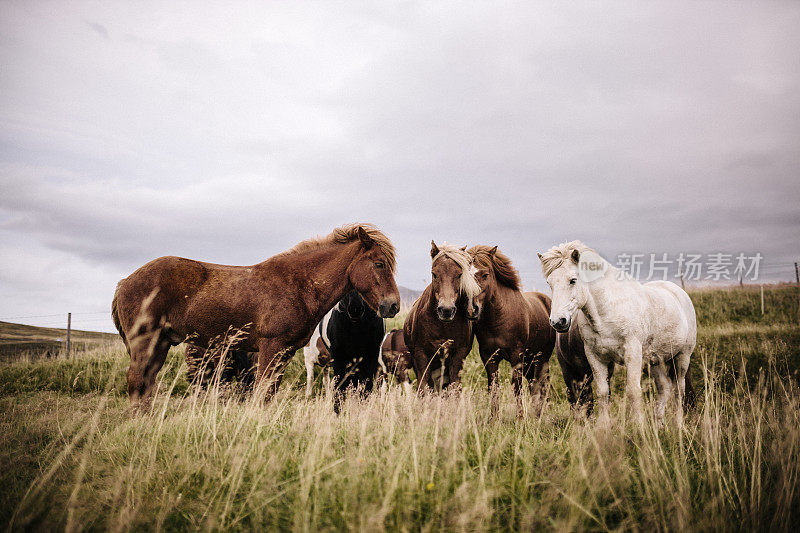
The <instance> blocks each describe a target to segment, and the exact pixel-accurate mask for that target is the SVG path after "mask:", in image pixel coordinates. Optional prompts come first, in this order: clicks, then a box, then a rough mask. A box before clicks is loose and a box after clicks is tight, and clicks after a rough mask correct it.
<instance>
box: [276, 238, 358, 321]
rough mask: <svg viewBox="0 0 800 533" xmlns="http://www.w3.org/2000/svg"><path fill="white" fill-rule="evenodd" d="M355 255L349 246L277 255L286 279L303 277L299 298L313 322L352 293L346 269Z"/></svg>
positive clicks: (332, 245)
mask: <svg viewBox="0 0 800 533" xmlns="http://www.w3.org/2000/svg"><path fill="white" fill-rule="evenodd" d="M356 252H357V249H356V248H355V247H354V246H352V245H350V244H324V245H320V247H319V248H314V249H311V250H304V251H302V252H295V253H292V254H286V255H283V256H280V259H281V263H282V267H283V268H284V269H285V271H286V272H287V274H288V275H289V277H293V278H295V279H303V278H305V280H306V283H305V284H304V285H303V286H302V288H301V289H300V290H301V291H302V294H301V295H299V296H300V298H301V299H302V301H303V302H305V305H306V308H307V309H308V312H309V314H310V315H311V316H312V317H313V319H314V322H315V323H317V322H319V321H320V320H322V317H323V316H325V313H327V312H328V311H330V310H331V309H332V308H333V306H334V305H336V302H338V301H339V300H341V299H342V298H343V297H344V296H345V295H346V294H347V293H348V292H350V291H351V290H352V288H353V287H352V286H351V285H350V277H349V276H348V274H347V270H348V268H349V267H350V264H351V263H352V262H353V259H354V258H355V254H356Z"/></svg>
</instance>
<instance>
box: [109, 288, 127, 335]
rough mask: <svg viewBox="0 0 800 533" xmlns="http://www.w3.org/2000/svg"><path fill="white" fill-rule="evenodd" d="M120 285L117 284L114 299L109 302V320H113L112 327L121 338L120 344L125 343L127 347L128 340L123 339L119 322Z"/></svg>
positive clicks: (123, 332) (122, 331) (123, 333)
mask: <svg viewBox="0 0 800 533" xmlns="http://www.w3.org/2000/svg"><path fill="white" fill-rule="evenodd" d="M120 283H122V282H121V281H120V282H119V283H117V288H116V290H114V299H113V300H111V318H112V319H113V320H114V327H115V328H117V331H118V332H119V336H120V337H122V342H124V343H125V345H126V346H127V344H128V339H127V338H126V337H125V331H124V330H123V329H122V325H121V324H120V322H119V285H120Z"/></svg>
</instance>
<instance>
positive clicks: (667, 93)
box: [0, 0, 800, 330]
mask: <svg viewBox="0 0 800 533" xmlns="http://www.w3.org/2000/svg"><path fill="white" fill-rule="evenodd" d="M203 4H204V3H202V2H201V3H198V2H187V3H185V4H180V3H176V2H170V3H169V6H170V7H169V8H168V9H167V8H165V3H164V2H153V3H147V2H135V3H133V2H120V3H118V2H105V1H104V2H96V3H94V2H93V3H79V2H60V1H58V2H46V3H45V2H34V1H31V0H23V1H18V2H13V1H12V2H8V1H2V2H0V319H7V318H10V317H21V316H30V315H52V314H64V313H66V312H67V311H72V312H74V313H76V317H75V323H76V326H77V327H79V328H82V329H103V330H112V329H113V326H112V325H111V322H110V319H109V317H108V314H107V313H108V309H109V307H110V302H111V298H112V295H113V291H114V287H115V284H116V282H117V281H118V280H119V279H120V278H122V277H124V276H126V275H128V274H129V273H130V272H132V271H133V270H134V269H135V268H137V267H139V266H140V265H142V264H144V263H145V262H147V261H149V260H151V259H153V258H155V257H158V256H162V255H181V256H185V257H191V258H196V259H201V260H206V261H212V262H218V263H227V264H252V263H256V262H259V261H262V260H264V259H266V258H268V257H269V256H271V255H273V254H275V253H277V252H280V251H282V250H285V249H286V248H288V247H290V246H292V245H293V244H295V243H296V242H298V241H300V240H302V239H304V238H308V237H311V236H315V235H322V234H326V233H328V232H329V231H330V230H331V229H332V228H333V227H334V226H338V225H341V224H343V223H347V222H354V221H369V222H373V223H375V224H377V225H378V226H379V227H380V228H381V229H383V230H384V231H385V232H386V233H387V234H388V235H389V236H390V238H392V240H393V241H394V243H395V245H396V246H397V248H398V269H399V270H398V281H399V283H400V284H402V285H405V286H407V287H411V288H415V289H421V288H423V287H424V286H425V284H426V283H427V282H428V277H429V265H430V257H429V255H428V252H429V249H430V244H429V243H430V240H431V239H435V240H436V241H437V242H438V241H444V240H447V241H449V242H453V243H457V244H470V245H471V244H477V243H484V244H498V245H500V248H501V249H503V250H504V251H506V253H508V255H510V256H511V258H512V259H513V260H514V262H515V264H516V265H517V266H518V267H519V268H520V270H521V272H522V275H523V278H524V282H525V285H526V286H527V287H529V288H533V287H535V288H537V289H544V288H545V284H544V281H543V280H542V277H541V274H540V270H539V263H538V259H537V257H536V252H537V251H539V250H545V249H547V248H549V247H550V246H552V245H553V244H556V243H558V242H562V241H564V240H571V239H576V238H579V239H581V240H583V241H585V242H586V243H587V244H589V245H590V246H593V247H594V248H596V249H598V251H600V253H601V254H602V255H604V256H605V257H606V258H608V259H610V260H612V262H613V259H614V258H615V257H616V256H617V254H619V253H621V252H642V253H650V252H655V253H659V254H660V253H669V254H677V253H678V252H682V251H692V252H698V253H704V254H707V253H713V252H719V251H722V252H730V253H738V252H745V253H748V254H752V253H755V252H760V253H762V254H763V256H764V258H765V262H764V264H763V266H764V269H763V271H762V272H763V273H764V274H766V275H767V277H768V278H769V277H772V278H774V279H790V276H791V277H793V275H794V273H793V268H792V267H791V263H792V262H793V261H796V260H800V241H799V240H798V235H800V232H798V228H800V209H799V208H798V206H799V205H800V180H799V179H798V178H800V54H799V53H798V50H800V3H798V2H761V1H759V2H735V3H733V2H713V3H702V2H691V3H685V4H683V3H677V4H676V3H675V2H665V3H663V4H657V3H653V2H629V3H604V2H588V3H580V2H570V3H568V4H567V3H562V2H552V3H549V4H538V5H531V3H530V2H520V3H502V4H498V3H496V2H491V3H486V4H477V3H465V2H453V3H446V2H419V3H417V2H402V3H386V2H380V3H375V2H364V3H357V2H349V3H322V2H320V3H317V2H314V3H299V2H276V3H274V4H273V5H264V4H265V3H264V2H252V3H241V4H239V3H232V2H224V3H220V4H219V5H218V6H216V7H214V6H210V5H208V6H204V5H203ZM762 276H763V275H762ZM14 321H18V322H26V323H32V324H41V325H45V324H52V323H57V322H58V323H63V319H62V318H61V317H60V316H56V317H47V316H43V317H42V316H39V317H32V318H28V319H15V320H14Z"/></svg>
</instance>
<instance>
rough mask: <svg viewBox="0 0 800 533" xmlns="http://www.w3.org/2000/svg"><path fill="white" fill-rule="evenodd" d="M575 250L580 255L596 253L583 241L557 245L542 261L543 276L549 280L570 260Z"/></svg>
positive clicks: (546, 253) (547, 252) (543, 256)
mask: <svg viewBox="0 0 800 533" xmlns="http://www.w3.org/2000/svg"><path fill="white" fill-rule="evenodd" d="M575 250H577V251H578V252H580V253H583V252H586V251H594V250H592V249H591V248H589V247H588V246H586V245H585V244H583V243H582V242H581V241H570V242H562V243H561V244H557V245H556V246H553V247H552V248H550V249H549V250H547V251H546V252H544V253H543V254H542V255H541V258H540V260H541V262H542V274H544V277H545V279H547V278H549V277H550V274H552V273H553V272H555V271H556V270H558V269H559V268H561V265H563V264H564V262H565V261H567V260H568V259H569V257H570V255H572V252H574V251H575Z"/></svg>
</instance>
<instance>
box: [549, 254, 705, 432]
mask: <svg viewBox="0 0 800 533" xmlns="http://www.w3.org/2000/svg"><path fill="white" fill-rule="evenodd" d="M539 259H540V261H541V263H542V273H543V274H544V277H545V278H546V279H547V283H548V284H549V285H550V288H551V289H552V290H553V306H552V310H551V312H550V323H551V324H552V326H553V328H554V329H555V330H556V331H558V332H560V333H564V332H567V331H569V329H570V327H571V325H572V323H573V321H574V322H576V323H577V326H578V331H579V333H580V336H581V339H582V340H583V345H584V350H585V353H586V359H587V360H588V362H589V365H590V366H591V368H592V374H593V375H594V379H595V383H596V386H597V397H598V405H599V413H600V418H601V419H602V420H604V421H608V402H609V394H610V387H609V375H610V373H611V369H610V365H611V364H622V365H625V369H626V373H627V375H626V383H625V394H626V396H627V398H628V400H629V404H630V406H631V409H632V411H633V414H634V417H635V418H636V419H637V420H641V417H642V385H641V381H642V370H643V366H644V365H649V367H650V375H651V376H653V378H654V379H655V382H656V387H657V389H658V399H657V402H656V409H655V415H656V420H658V421H659V422H661V421H663V418H664V411H665V409H666V404H667V400H668V399H669V396H670V393H671V391H672V387H673V385H675V386H676V388H677V392H678V409H679V411H682V408H683V399H684V398H685V395H686V379H685V378H686V372H687V370H688V369H689V361H690V359H691V356H692V352H693V351H694V348H695V345H696V343H697V317H696V315H695V310H694V305H693V304H692V300H691V298H689V295H688V294H686V292H685V291H684V290H682V289H681V288H680V287H678V286H677V285H675V284H674V283H670V282H668V281H651V282H649V283H645V284H641V283H639V282H638V281H637V280H635V279H634V278H633V277H631V276H630V275H629V274H628V273H626V272H623V271H620V270H619V269H617V268H615V267H613V266H612V265H610V264H609V263H608V262H607V261H605V260H604V259H603V258H602V257H600V256H599V255H598V254H597V252H595V251H594V250H592V249H591V248H589V247H588V246H586V245H585V244H583V243H582V242H580V241H572V242H568V243H563V244H559V245H557V246H554V247H553V248H551V249H550V250H548V251H547V252H545V253H544V254H539ZM670 364H673V365H674V366H675V376H674V379H670V376H669V372H668V366H669V365H670Z"/></svg>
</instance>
